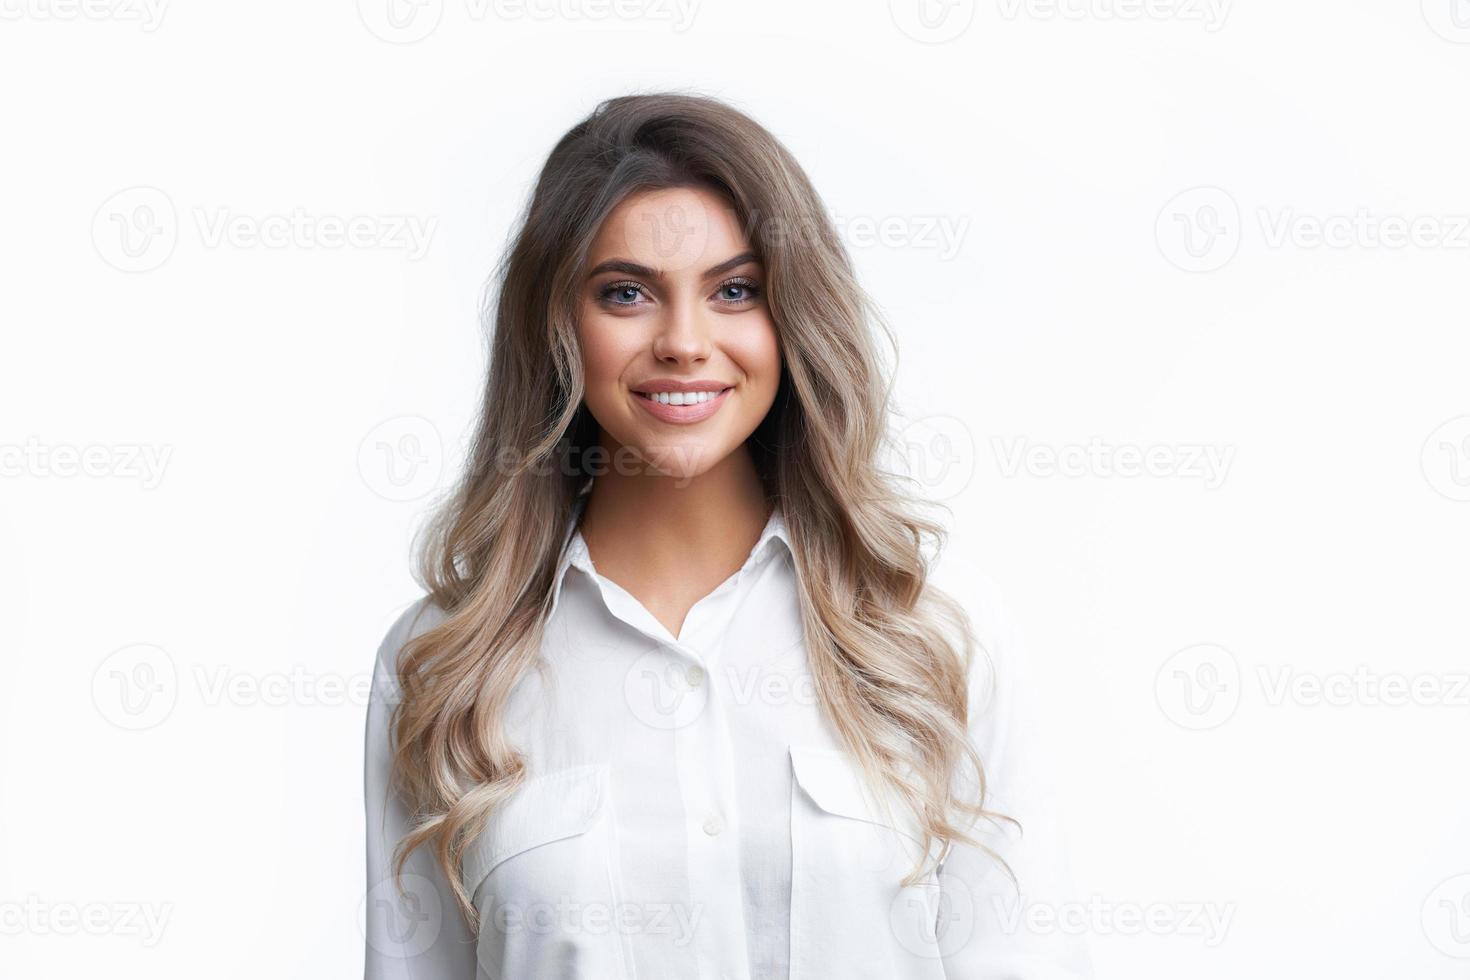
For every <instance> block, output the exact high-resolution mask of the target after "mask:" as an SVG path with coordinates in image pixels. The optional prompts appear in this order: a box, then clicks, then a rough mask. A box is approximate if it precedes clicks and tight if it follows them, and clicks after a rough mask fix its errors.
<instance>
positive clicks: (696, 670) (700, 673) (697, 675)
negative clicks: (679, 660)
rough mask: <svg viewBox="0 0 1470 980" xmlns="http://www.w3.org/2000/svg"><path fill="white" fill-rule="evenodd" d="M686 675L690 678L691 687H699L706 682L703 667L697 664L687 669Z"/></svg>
mask: <svg viewBox="0 0 1470 980" xmlns="http://www.w3.org/2000/svg"><path fill="white" fill-rule="evenodd" d="M684 675H685V676H686V677H688V678H689V686H690V687H698V686H699V685H701V684H703V683H704V668H703V667H700V666H697V665H696V666H693V667H690V668H689V669H688V670H687V671H685V672H684Z"/></svg>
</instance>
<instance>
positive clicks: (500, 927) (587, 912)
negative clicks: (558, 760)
mask: <svg viewBox="0 0 1470 980" xmlns="http://www.w3.org/2000/svg"><path fill="white" fill-rule="evenodd" d="M612 816H613V814H612V806H611V803H610V800H609V769H608V766H607V765H606V764H595V765H585V766H574V767H571V768H568V769H562V770H558V771H555V772H550V773H546V774H544V775H540V776H536V777H533V778H530V779H527V780H526V781H525V782H523V783H522V784H521V786H520V788H519V789H517V791H516V792H515V794H514V795H513V796H511V797H510V799H508V800H506V801H505V802H504V803H502V804H501V805H500V806H499V807H498V808H497V809H496V810H495V811H494V812H493V813H492V814H491V815H490V818H489V820H487V821H486V824H485V828H484V830H483V831H482V832H481V833H480V835H479V836H478V837H477V838H476V839H475V840H474V841H473V842H472V843H471V844H470V846H469V847H468V848H466V850H465V854H464V860H463V862H462V870H463V872H464V883H465V888H466V889H467V890H468V891H469V892H470V894H471V895H472V896H473V899H474V903H475V908H476V909H477V910H478V911H479V913H480V934H479V940H478V947H477V951H478V958H479V962H480V966H481V969H482V970H483V971H484V972H485V973H486V974H487V975H489V976H491V977H497V978H499V977H505V978H507V980H509V978H515V980H520V978H539V977H571V976H596V977H607V978H612V980H632V978H633V971H632V968H631V961H630V960H629V958H628V955H627V948H626V943H625V941H624V940H625V937H624V936H623V935H622V933H621V932H620V931H619V929H618V915H619V889H618V880H617V836H616V827H615V824H614V821H613V819H612Z"/></svg>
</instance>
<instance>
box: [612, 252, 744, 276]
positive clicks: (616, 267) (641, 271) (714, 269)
mask: <svg viewBox="0 0 1470 980" xmlns="http://www.w3.org/2000/svg"><path fill="white" fill-rule="evenodd" d="M759 261H760V257H759V256H758V255H756V254H755V253H754V252H741V253H740V254H739V255H737V256H735V257H734V258H731V259H726V260H725V261H723V262H721V263H720V264H719V265H712V266H710V267H709V268H708V269H705V270H704V278H706V279H710V278H713V277H714V276H718V275H719V274H720V273H722V272H729V271H730V270H731V269H737V268H739V267H740V266H742V265H744V264H745V263H747V262H759ZM604 272H621V273H623V274H624V275H628V276H642V277H643V278H645V279H662V278H663V273H662V272H661V271H660V270H658V269H650V268H649V267H648V266H646V265H639V264H638V263H637V262H629V261H628V260H627V259H608V260H607V261H606V262H600V263H598V264H597V266H596V268H594V269H593V270H592V271H591V272H588V273H587V278H588V279H591V278H592V277H593V276H600V275H602V274H603V273H604Z"/></svg>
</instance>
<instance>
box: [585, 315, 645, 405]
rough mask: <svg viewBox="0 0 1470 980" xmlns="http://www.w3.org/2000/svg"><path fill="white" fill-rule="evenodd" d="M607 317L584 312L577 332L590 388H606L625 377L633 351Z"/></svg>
mask: <svg viewBox="0 0 1470 980" xmlns="http://www.w3.org/2000/svg"><path fill="white" fill-rule="evenodd" d="M609 319H610V318H609V317H607V316H606V315H598V314H597V313H587V312H584V313H583V315H582V323H581V325H580V326H579V327H578V328H577V342H578V343H579V344H580V345H581V347H582V370H583V373H584V374H585V375H586V379H587V385H588V387H589V388H590V387H593V386H598V385H605V384H607V383H609V382H611V381H617V380H618V379H619V378H620V377H621V376H622V371H623V366H624V365H625V364H627V362H628V359H629V357H631V356H632V354H631V351H629V350H628V349H626V348H627V345H626V343H624V342H623V341H622V340H621V339H620V338H619V335H618V331H617V330H616V329H614V326H615V325H614V324H609V323H608V322H606V321H607V320H609Z"/></svg>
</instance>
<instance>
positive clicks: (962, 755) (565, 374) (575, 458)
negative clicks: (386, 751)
mask: <svg viewBox="0 0 1470 980" xmlns="http://www.w3.org/2000/svg"><path fill="white" fill-rule="evenodd" d="M677 186H697V187H705V188H711V189H714V190H716V191H717V192H718V193H719V194H721V195H722V196H723V197H724V198H725V199H726V200H727V201H728V202H729V205H730V206H731V207H732V208H733V209H734V211H735V213H736V215H737V216H738V217H739V218H740V220H741V221H742V223H743V227H744V228H745V229H746V233H747V237H748V238H749V239H750V244H751V247H752V249H753V250H754V251H755V252H756V254H757V255H758V256H759V257H760V259H761V261H762V263H763V264H764V267H765V283H764V290H765V296H766V299H767V302H768V304H769V310H770V314H771V317H772V319H773V321H774V323H775V324H776V329H777V332H778V336H779V340H780V346H781V350H782V358H783V362H784V363H783V368H782V377H781V382H780V385H779V388H778V392H777V396H776V401H775V404H774V405H773V407H772V409H771V411H770V413H769V414H768V416H767V417H766V419H765V420H764V421H763V422H762V423H761V425H760V426H759V427H758V429H757V430H756V432H755V433H754V434H753V435H752V436H751V437H750V439H749V440H748V447H749V450H750V452H751V454H752V457H753V459H754V461H755V463H756V466H757V469H758V471H759V473H760V475H761V479H762V481H763V483H764V485H765V488H766V491H767V493H768V495H769V496H770V497H771V499H772V500H773V501H775V502H776V503H777V504H778V505H779V506H780V507H781V512H782V517H783V518H784V520H785V522H786V525H787V528H788V530H789V532H790V535H791V538H792V545H793V552H794V554H795V560H796V565H797V572H798V579H799V581H800V605H801V612H802V621H803V633H804V636H805V641H806V649H807V657H808V660H809V664H810V669H811V672H812V676H813V681H814V685H815V689H816V692H817V701H818V704H819V706H820V710H822V711H823V712H825V714H826V715H827V717H828V718H829V719H830V720H831V721H832V723H833V724H834V726H835V728H836V730H837V732H838V733H839V735H840V737H841V739H842V742H843V743H844V744H845V746H846V747H847V748H848V749H849V750H850V751H851V753H852V754H853V755H854V756H855V757H856V759H857V761H858V762H859V763H860V765H861V767H862V770H863V772H864V773H865V774H866V777H867V779H868V780H869V782H870V784H872V785H874V786H875V787H879V788H886V789H887V790H889V791H891V792H892V793H893V794H894V795H896V797H897V798H898V800H899V801H900V802H901V803H902V804H903V805H905V806H906V807H907V808H908V809H910V810H911V811H912V813H913V814H914V816H915V817H916V819H917V821H918V825H919V826H920V827H921V828H922V833H923V835H924V838H923V839H924V844H925V845H926V847H927V848H932V847H933V846H934V844H935V842H936V841H939V842H945V841H948V842H953V841H957V840H963V841H970V842H972V843H975V841H974V839H973V838H971V837H969V836H968V835H967V834H966V833H965V832H964V831H963V829H962V826H961V823H960V822H958V821H957V818H969V819H968V820H966V821H965V823H966V824H968V823H969V822H970V821H972V820H974V819H977V818H981V817H995V816H996V815H995V814H992V813H990V812H989V811H987V810H986V809H985V808H984V805H983V804H984V799H985V780H984V770H983V767H982V764H981V760H980V758H979V756H978V754H977V753H976V751H975V749H974V747H973V746H972V745H971V743H970V741H969V739H968V738H967V724H968V722H969V718H968V707H967V684H966V678H967V676H968V673H969V670H970V664H971V658H972V656H974V653H975V649H974V648H975V646H976V644H975V640H974V634H973V631H972V629H971V625H970V623H969V620H968V617H967V616H966V614H965V612H964V609H963V608H962V607H961V606H960V605H959V604H958V603H956V602H954V600H952V599H951V598H949V597H948V596H946V595H944V594H942V593H941V592H940V591H939V590H938V589H937V588H935V587H934V586H933V585H932V584H931V583H929V581H928V573H929V566H928V559H927V558H926V555H925V548H926V546H928V545H931V544H932V545H934V546H935V547H936V549H937V547H938V546H939V545H940V544H942V541H943V537H944V532H943V529H942V527H941V526H940V525H939V524H938V523H937V522H935V521H933V520H930V519H928V518H926V517H923V516H921V515H920V513H919V509H920V503H919V501H918V500H917V499H916V498H913V497H910V496H907V495H906V494H905V493H904V492H903V491H902V490H901V489H900V487H899V484H900V483H901V482H902V481H901V480H900V479H899V478H897V477H896V476H894V475H893V474H891V473H888V472H885V471H884V470H883V469H882V468H881V466H880V465H879V459H880V453H881V452H882V450H883V449H884V447H885V444H886V440H887V438H888V431H887V430H888V426H887V422H888V400H889V390H888V387H887V386H886V385H885V383H884V380H883V368H882V366H881V364H880V360H879V357H878V351H877V350H876V349H875V347H874V343H873V337H872V336H871V333H870V330H869V325H870V324H876V325H878V326H879V327H881V328H882V331H883V333H884V334H885V335H886V336H887V337H888V339H889V341H890V343H892V339H893V338H892V332H891V330H890V329H889V328H888V326H887V325H886V324H885V323H884V322H883V320H882V318H881V316H879V315H878V313H877V311H876V309H875V308H874V307H873V304H872V303H871V302H870V301H869V300H868V299H867V297H866V296H865V294H864V293H863V292H862V290H861V289H860V288H859V287H858V284H857V282H856V278H855V276H854V273H853V269H852V265H851V262H850V260H849V258H848V256H847V253H846V251H845V249H844V248H843V246H842V244H841V242H840V241H839V240H838V238H837V236H836V234H835V232H834V230H833V228H832V225H831V222H830V221H829V220H828V218H827V216H826V215H825V213H824V211H823V207H822V203H821V200H820V198H819V197H818V195H817V193H816V191H815V190H814V189H813V187H812V185H811V183H810V182H809V181H808V179H807V177H806V175H805V174H804V173H803V171H802V169H801V167H800V166H799V165H798V164H797V162H796V160H795V159H794V158H793V157H792V156H791V154H790V153H789V152H788V151H787V150H786V149H785V147H783V146H782V145H781V144H780V143H779V142H778V141H777V140H776V139H775V138H774V137H773V136H772V135H771V134H770V133H769V132H767V131H766V130H765V129H764V128H762V127H761V126H760V125H758V124H757V123H756V122H754V121H753V120H752V119H750V118H749V117H748V116H746V115H744V114H743V113H741V112H739V111H737V110H736V109H734V108H732V107H731V106H729V105H727V104H725V103H723V102H720V101H718V100H715V99H711V98H707V97H701V96H697V95H687V94H680V93H657V94H647V95H631V96H625V97H621V98H614V99H610V100H607V101H605V102H603V103H601V104H600V105H598V106H597V107H596V109H595V110H594V111H593V112H592V113H591V114H590V115H589V116H588V117H587V118H586V119H584V120H582V121H581V122H579V123H578V124H577V125H575V126H574V127H572V129H571V130H570V131H568V132H567V133H566V135H565V136H563V137H562V139H561V140H560V141H559V142H558V143H557V144H556V146H555V148H554V149H553V150H552V151H551V154H550V156H549V157H548V158H547V160H546V163H545V165H544V167H543V169H542V171H541V174H540V177H539V179H538V180H537V183H536V187H535V190H534V192H533V194H532V196H531V199H530V201H529V203H528V205H527V207H526V210H525V211H524V213H523V214H522V216H521V219H520V221H519V227H518V231H517V232H516V234H515V237H514V239H513V241H512V243H511V245H510V247H509V248H508V250H507V252H506V254H505V256H504V258H503V259H502V261H501V263H500V265H499V267H498V268H497V270H496V275H495V279H494V282H495V286H496V288H495V290H494V292H493V293H489V294H487V301H486V304H485V310H484V312H485V316H486V319H487V323H488V326H489V327H490V330H491V350H490V366H489V378H488V382H487V384H486V388H485V393H484V401H483V405H482V409H481V412H480V416H479V421H478V425H477V428H476V431H475V435H474V439H473V444H472V446H471V449H470V458H469V466H468V469H467V472H466V473H465V475H464V477H463V479H462V480H461V481H460V483H459V485H458V486H457V487H456V488H455V490H454V492H453V494H452V496H451V497H450V498H449V499H447V500H446V501H445V502H444V504H443V505H442V507H441V508H440V509H439V511H438V512H437V513H436V515H435V516H434V519H433V521H432V522H431V524H430V525H429V526H428V528H427V533H426V535H425V536H424V538H423V540H422V550H421V556H420V567H419V569H418V572H419V577H420V579H421V581H422V584H423V586H424V588H425V589H426V590H427V591H428V592H429V594H430V597H431V599H432V601H433V602H435V603H436V604H437V605H438V606H439V607H440V608H441V609H442V610H443V611H444V612H445V614H446V615H445V618H444V619H443V621H442V622H440V623H439V624H438V625H437V626H435V627H434V628H432V629H430V630H428V631H427V632H425V633H423V634H422V635H420V636H417V637H415V638H414V639H413V640H411V641H410V642H409V643H407V644H406V645H405V648H404V650H403V651H402V653H401V657H400V661H399V664H398V672H399V680H400V684H401V686H402V699H401V701H400V703H399V704H398V706H397V708H396V710H395V714H394V719H393V735H394V743H395V746H396V748H395V754H394V781H395V784H396V786H397V788H398V791H399V792H400V793H401V794H402V795H403V796H404V798H405V800H406V801H407V802H408V803H409V805H410V807H411V808H412V809H413V811H414V812H415V813H416V814H417V815H418V822H417V824H416V826H415V827H414V828H413V829H412V830H411V831H410V832H409V833H408V834H407V835H406V836H405V837H404V839H403V840H402V841H401V842H400V844H399V847H398V852H397V861H396V864H395V870H396V871H397V872H398V873H401V871H402V867H403V862H404V860H405V859H406V857H407V855H408V854H409V853H410V852H411V851H413V850H414V849H415V848H418V847H420V846H424V845H429V846H431V847H432V848H433V852H434V854H435V855H436V857H437V859H438V861H439V863H440V865H441V866H442V867H443V869H444V871H445V874H446V877H447V879H448V880H449V881H450V882H451V884H452V887H453V889H454V893H455V896H456V898H457V900H458V903H459V906H460V909H461V911H462V912H463V914H464V916H465V919H466V921H467V922H469V923H470V924H471V926H472V928H473V927H476V926H477V924H478V923H477V914H476V911H475V909H474V906H473V903H472V900H471V896H470V895H469V894H467V892H466V890H465V888H464V886H463V882H462V881H461V875H460V872H459V867H460V860H461V856H462V855H463V853H464V849H465V848H466V846H467V845H468V844H469V843H470V842H471V841H472V840H473V839H474V838H475V836H476V835H478V833H479V832H480V830H481V829H482V827H483V826H484V821H485V819H486V817H487V816H488V815H489V814H490V813H491V812H492V811H493V810H494V809H495V808H496V807H497V806H499V805H500V803H502V802H503V801H504V800H505V799H506V798H507V797H509V796H510V795H512V794H513V793H514V792H515V789H516V787H517V786H518V784H519V781H520V780H521V779H522V778H523V777H524V773H525V761H524V759H523V758H522V756H521V755H520V753H519V752H517V750H516V749H515V747H514V746H512V745H511V744H510V743H509V741H508V739H507V737H506V733H505V731H504V726H503V717H504V712H505V709H506V703H507V700H508V698H509V695H510V692H511V689H512V688H513V687H514V685H515V684H516V682H517V680H518V679H519V678H520V677H521V676H522V675H523V674H525V673H526V672H527V671H528V670H530V669H532V667H533V666H534V663H535V660H536V658H537V655H538V653H539V648H540V641H541V631H542V627H543V624H544V623H545V620H546V618H547V615H548V613H549V610H550V605H551V590H552V584H553V578H554V575H555V572H556V568H557V565H558V560H559V558H560V556H561V548H562V545H563V543H564V532H565V529H566V525H567V521H568V520H569V518H570V516H571V514H572V508H573V506H574V504H575V502H576V499H577V496H578V494H579V492H580V490H581V489H582V488H583V486H584V485H585V483H586V481H587V479H588V478H589V473H588V472H587V471H586V470H585V469H584V468H583V467H582V465H581V461H582V460H584V459H585V458H586V457H585V454H584V453H583V452H582V450H584V449H586V448H588V447H590V446H592V445H595V444H596V441H597V434H598V430H597V425H596V422H595V421H594V420H593V419H592V418H591V416H590V415H589V413H588V412H587V409H586V407H585V406H583V405H582V390H583V379H582V365H581V359H580V353H579V349H578V346H577V343H576V329H575V327H576V296H577V294H578V289H579V282H580V278H581V276H582V274H583V270H584V268H585V261H586V258H587V255H588V250H589V247H590V245H591V243H592V241H593V239H594V238H595V236H596V234H597V232H598V229H599V227H600V225H601V224H602V222H603V220H604V219H605V218H606V217H607V215H608V214H609V212H610V211H611V210H612V209H613V208H614V207H615V206H616V205H617V204H619V203H620V202H621V201H623V200H624V199H625V198H626V197H627V196H628V195H630V194H633V193H636V192H638V191H642V190H653V189H658V188H666V187H677ZM966 766H968V767H969V768H970V769H971V770H972V771H973V773H974V776H975V777H976V781H975V784H974V785H975V786H976V787H977V788H978V798H976V799H974V800H973V801H972V800H970V799H968V798H967V794H961V793H959V792H957V789H956V785H955V778H954V777H955V776H956V775H957V774H959V773H961V772H962V770H963V769H964V767H966ZM923 872H924V865H923V859H922V858H921V859H920V862H919V864H918V865H916V866H915V868H914V870H913V871H911V872H910V874H909V876H908V878H906V879H905V883H906V884H910V883H912V882H913V881H916V880H917V879H918V878H919V877H920V876H921V875H922V874H923Z"/></svg>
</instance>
